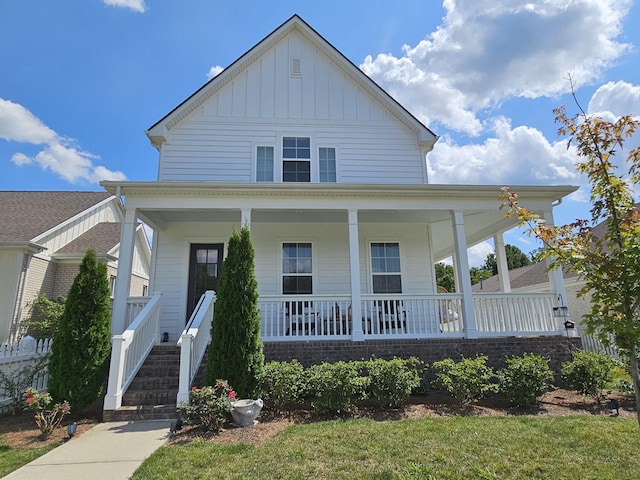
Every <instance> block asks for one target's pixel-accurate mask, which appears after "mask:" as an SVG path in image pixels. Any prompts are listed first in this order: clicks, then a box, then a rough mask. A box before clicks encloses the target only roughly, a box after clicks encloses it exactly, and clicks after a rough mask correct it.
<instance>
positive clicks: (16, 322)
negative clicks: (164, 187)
mask: <svg viewBox="0 0 640 480" xmlns="http://www.w3.org/2000/svg"><path fill="white" fill-rule="evenodd" d="M123 215H124V211H123V208H122V205H121V203H120V200H119V199H118V198H117V197H115V196H113V195H110V194H108V193H106V192H44V191H0V343H2V342H4V341H6V340H8V339H15V338H19V337H20V335H21V333H22V331H21V328H20V324H21V322H23V321H24V319H25V318H26V317H28V314H29V307H30V304H31V302H33V300H34V299H35V298H36V296H37V295H38V293H40V292H41V293H43V294H44V295H46V296H47V297H48V298H49V299H57V298H59V297H65V296H66V295H67V293H68V291H69V288H70V287H71V284H72V282H73V279H74V278H75V276H76V275H77V273H78V267H79V265H80V262H81V261H82V258H83V257H84V254H85V252H86V251H87V249H89V248H92V249H94V250H95V252H96V256H97V257H98V259H99V260H101V261H103V262H105V263H106V264H107V268H108V273H109V277H110V283H111V285H112V286H114V284H115V278H116V274H117V269H118V255H119V248H120V228H121V227H120V226H121V221H122V217H123ZM134 244H135V246H134V250H135V254H134V255H133V260H134V261H133V265H132V267H130V268H128V269H127V270H128V273H127V274H128V275H130V282H127V285H128V288H129V294H130V295H132V296H146V295H147V294H148V285H149V262H150V256H151V255H150V247H149V242H148V241H147V238H146V236H145V233H144V231H143V229H142V226H140V225H137V226H136V233H135V242H134Z"/></svg>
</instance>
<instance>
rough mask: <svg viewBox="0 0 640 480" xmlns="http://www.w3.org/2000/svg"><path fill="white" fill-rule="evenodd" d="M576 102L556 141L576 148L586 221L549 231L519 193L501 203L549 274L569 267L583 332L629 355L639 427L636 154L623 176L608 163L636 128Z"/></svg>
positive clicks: (639, 178)
mask: <svg viewBox="0 0 640 480" xmlns="http://www.w3.org/2000/svg"><path fill="white" fill-rule="evenodd" d="M574 100H575V101H576V105H577V106H578V113H577V114H576V115H574V116H571V117H570V116H568V115H567V112H566V107H561V108H558V109H556V110H554V114H555V116H556V122H557V123H559V124H560V128H559V130H558V133H559V135H561V136H566V137H568V142H567V147H568V148H569V147H573V148H575V151H576V154H577V155H578V157H579V161H578V163H577V164H576V168H577V171H578V172H580V173H582V174H584V175H586V177H587V179H588V181H589V184H590V186H591V194H590V195H591V203H592V205H593V206H592V208H591V210H590V213H591V218H590V219H580V220H576V221H575V222H573V223H570V224H567V225H561V226H552V225H549V224H547V223H545V222H544V221H543V220H542V219H541V218H540V217H539V216H538V215H536V214H535V213H534V212H532V211H530V210H528V209H526V208H525V207H523V206H521V205H520V204H519V201H518V194H517V192H511V191H509V189H508V188H505V189H503V193H502V195H501V199H502V202H503V204H502V207H503V208H507V209H508V210H507V215H511V216H514V215H515V216H517V218H518V219H519V220H520V222H521V224H527V225H528V226H529V231H530V232H532V233H533V234H535V235H536V236H537V237H538V238H540V239H541V240H542V241H543V243H544V249H543V252H542V255H543V256H544V257H549V258H551V259H552V262H551V267H552V268H559V267H561V266H563V265H567V266H569V267H570V268H571V269H573V270H574V271H575V272H576V273H577V274H578V275H579V276H580V277H581V278H582V279H584V282H585V286H584V288H583V289H582V290H581V292H580V294H581V295H586V294H590V295H591V307H590V310H589V313H587V314H586V315H585V317H584V319H583V320H584V323H585V324H586V327H587V332H589V333H595V332H598V337H599V339H600V340H601V341H602V342H603V343H605V344H609V343H610V342H609V335H612V336H613V338H615V342H616V345H617V346H618V347H619V348H622V349H625V350H626V351H627V352H628V353H629V359H630V363H631V373H632V377H633V385H634V391H635V398H636V411H637V415H638V424H639V425H640V388H639V385H638V348H639V347H640V213H639V212H638V209H637V207H636V205H635V201H634V196H633V195H634V190H635V191H637V188H638V184H639V183H640V148H635V149H631V150H630V151H628V153H627V154H626V157H625V160H626V171H625V172H623V173H619V172H620V170H621V169H620V167H619V166H617V165H616V164H615V163H614V161H615V158H616V157H615V154H616V153H619V152H621V151H624V150H623V148H624V145H625V141H626V140H628V139H629V138H630V137H631V136H632V135H633V134H634V132H635V131H636V130H637V129H638V127H640V122H639V121H638V120H635V119H634V118H633V117H631V116H623V117H620V118H618V119H617V120H616V121H614V122H608V121H605V120H603V119H602V118H598V117H597V116H592V115H588V114H587V113H586V112H585V111H584V110H583V109H582V108H581V107H580V104H579V102H578V101H577V99H576V97H575V93H574ZM623 165H624V164H623ZM601 222H605V223H606V226H607V229H606V232H604V234H601V235H596V234H594V227H595V226H596V225H598V224H599V223H601Z"/></svg>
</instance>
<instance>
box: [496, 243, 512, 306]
mask: <svg viewBox="0 0 640 480" xmlns="http://www.w3.org/2000/svg"><path fill="white" fill-rule="evenodd" d="M493 243H494V245H495V247H496V263H497V265H498V280H499V281H500V290H501V291H503V292H504V293H509V292H511V279H510V278H509V262H507V252H506V250H505V248H504V237H503V236H502V233H498V234H496V235H494V237H493Z"/></svg>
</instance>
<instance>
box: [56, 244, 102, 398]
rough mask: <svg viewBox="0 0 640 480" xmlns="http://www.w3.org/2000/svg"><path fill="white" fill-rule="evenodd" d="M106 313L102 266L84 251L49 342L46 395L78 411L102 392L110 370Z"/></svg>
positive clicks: (89, 253)
mask: <svg viewBox="0 0 640 480" xmlns="http://www.w3.org/2000/svg"><path fill="white" fill-rule="evenodd" d="M110 324H111V313H110V311H109V279H108V278H107V266H106V265H105V264H104V263H100V262H98V261H97V260H96V255H95V253H94V251H93V250H87V253H86V254H85V256H84V258H83V259H82V263H81V264H80V271H79V272H78V275H77V276H76V278H75V279H74V281H73V284H72V286H71V290H69V296H68V297H67V300H66V302H65V304H64V313H63V314H62V317H61V318H60V323H59V325H58V331H57V332H56V335H55V337H54V339H53V345H52V346H51V358H50V360H49V385H48V388H49V393H50V394H51V396H52V397H53V400H54V401H55V402H60V401H62V400H67V401H68V402H69V403H71V405H73V407H74V408H75V409H77V410H80V409H82V408H84V407H85V406H87V405H89V404H90V403H91V402H93V401H94V400H96V399H97V398H98V397H99V396H100V395H101V394H102V392H103V390H104V387H105V384H106V380H107V375H108V373H109V353H110V351H111V326H110Z"/></svg>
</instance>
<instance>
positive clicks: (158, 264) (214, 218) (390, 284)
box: [104, 182, 573, 408]
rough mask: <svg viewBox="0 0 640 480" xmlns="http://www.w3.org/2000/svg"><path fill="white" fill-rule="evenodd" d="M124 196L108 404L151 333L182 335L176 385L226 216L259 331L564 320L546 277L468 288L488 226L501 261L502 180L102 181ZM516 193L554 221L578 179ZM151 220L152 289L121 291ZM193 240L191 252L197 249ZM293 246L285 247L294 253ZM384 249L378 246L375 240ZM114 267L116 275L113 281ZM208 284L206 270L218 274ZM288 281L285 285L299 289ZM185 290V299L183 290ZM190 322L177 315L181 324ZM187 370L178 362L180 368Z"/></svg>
mask: <svg viewBox="0 0 640 480" xmlns="http://www.w3.org/2000/svg"><path fill="white" fill-rule="evenodd" d="M104 186H105V187H106V188H107V190H109V191H112V190H113V193H115V194H118V195H124V196H125V197H126V203H125V212H126V213H125V219H124V222H123V228H122V238H121V252H120V265H119V275H118V279H119V280H118V281H117V283H116V289H115V299H114V309H113V322H112V325H113V334H114V350H113V355H112V365H111V374H110V385H109V390H110V393H108V395H107V399H106V400H105V408H107V407H109V408H117V406H119V405H118V402H119V401H120V400H119V398H120V399H121V396H122V392H124V391H126V388H127V385H128V384H129V382H130V381H131V379H132V378H133V376H135V374H136V372H137V369H139V367H140V365H141V364H142V362H143V361H144V358H145V357H146V355H147V354H148V352H149V351H150V350H151V348H152V347H153V345H155V344H157V343H159V342H161V341H165V342H167V343H174V344H175V343H176V342H179V344H180V345H181V348H182V352H183V353H182V354H181V367H180V369H181V378H180V393H179V394H178V398H183V399H184V398H185V395H186V397H187V398H188V388H189V386H190V384H191V381H192V380H193V375H195V371H196V370H197V367H198V365H199V363H200V360H201V358H202V354H203V353H204V351H205V349H206V346H207V344H208V342H209V337H208V335H209V331H210V322H211V318H212V316H213V311H214V309H215V292H214V291H215V288H213V287H211V286H209V285H212V284H208V283H207V282H204V283H203V284H202V287H203V288H201V289H200V290H198V289H197V288H193V281H194V278H195V279H197V277H198V275H195V276H194V275H193V272H194V271H195V272H196V273H197V272H198V271H200V270H198V268H200V267H199V266H198V265H200V264H198V265H196V268H195V269H194V268H193V262H194V260H193V259H194V258H196V257H197V255H199V254H198V251H197V248H198V247H199V246H203V247H202V248H203V249H204V250H206V251H207V252H212V253H214V254H215V255H214V256H215V258H216V260H215V261H213V262H209V263H204V264H202V265H203V267H202V270H201V271H202V272H203V273H202V274H203V275H204V276H205V277H206V276H207V275H210V274H211V275H213V276H216V275H217V272H219V269H220V268H221V265H222V259H223V257H224V250H225V246H226V240H227V239H228V236H229V235H230V233H231V231H232V229H233V228H239V227H241V226H245V227H247V228H249V229H250V230H251V234H252V240H253V243H254V246H255V252H256V257H255V258H256V264H255V270H256V278H257V280H258V290H259V308H260V310H261V313H262V339H263V341H264V342H265V344H269V343H274V344H275V343H283V344H287V343H289V344H290V343H291V342H315V341H318V342H319V341H336V342H345V341H346V342H352V343H354V344H355V343H356V342H357V343H361V342H373V341H376V340H393V339H405V340H411V339H425V340H434V339H435V340H437V339H480V340H481V339H483V338H490V337H510V336H550V335H559V334H563V333H564V327H563V319H562V318H558V317H554V307H558V306H560V303H559V300H558V299H559V298H564V290H563V285H562V277H561V274H559V272H551V273H550V276H551V280H552V285H553V290H552V292H550V293H543V294H512V293H511V292H510V287H509V284H508V275H502V277H501V278H502V279H503V282H502V283H503V292H502V293H499V294H473V293H472V290H471V281H470V276H469V262H468V258H467V248H468V247H470V246H472V245H474V244H476V243H479V242H481V241H484V240H486V239H489V238H492V239H493V240H494V244H495V245H496V257H497V263H498V267H499V270H500V272H505V273H506V271H507V268H506V255H505V252H504V243H503V241H502V232H504V231H506V230H509V229H510V228H512V227H513V226H514V225H515V222H516V221H515V220H513V219H506V218H505V217H504V215H503V213H502V212H501V211H500V210H499V208H498V207H499V201H498V195H499V188H498V187H486V186H473V187H470V186H442V185H393V186H390V185H340V184H337V185H322V184H317V185H295V184H293V185H277V184H267V185H262V184H238V185H233V186H229V185H206V186H205V185H203V184H184V183H177V182H175V183H172V182H166V183H164V182H125V183H123V184H118V183H116V182H104ZM519 191H520V192H521V197H523V199H524V200H523V201H526V202H527V205H529V206H530V208H532V209H533V210H536V211H539V212H540V213H541V215H542V216H543V217H544V218H545V219H546V220H547V221H548V222H552V221H553V216H552V213H551V211H552V206H553V204H554V202H557V201H559V200H560V199H561V198H562V197H563V196H564V195H566V194H568V193H570V192H571V191H573V187H526V188H524V187H523V188H522V189H520V190H519ZM140 220H142V221H144V222H145V223H146V224H147V225H149V226H150V227H151V228H152V229H153V231H154V236H153V249H152V261H151V274H150V291H152V292H154V294H153V296H152V297H151V298H129V297H128V296H127V294H128V291H129V290H128V285H127V281H126V279H127V278H128V276H129V275H128V271H127V269H130V268H131V265H130V263H131V261H132V244H133V243H132V242H133V234H134V232H135V226H136V225H137V223H138V222H139V221H140ZM194 248H196V250H195V255H194ZM292 252H293V253H292ZM380 252H382V253H380ZM448 257H451V258H452V259H453V264H454V268H455V273H456V293H444V292H443V293H438V288H437V282H436V278H435V271H434V264H435V263H436V262H437V261H440V260H443V259H445V258H448ZM120 279H124V281H121V280H120ZM214 284H215V283H214ZM295 289H297V290H296V291H295V293H292V290H295ZM190 302H191V303H190ZM185 324H186V326H185ZM183 370H184V372H183Z"/></svg>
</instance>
